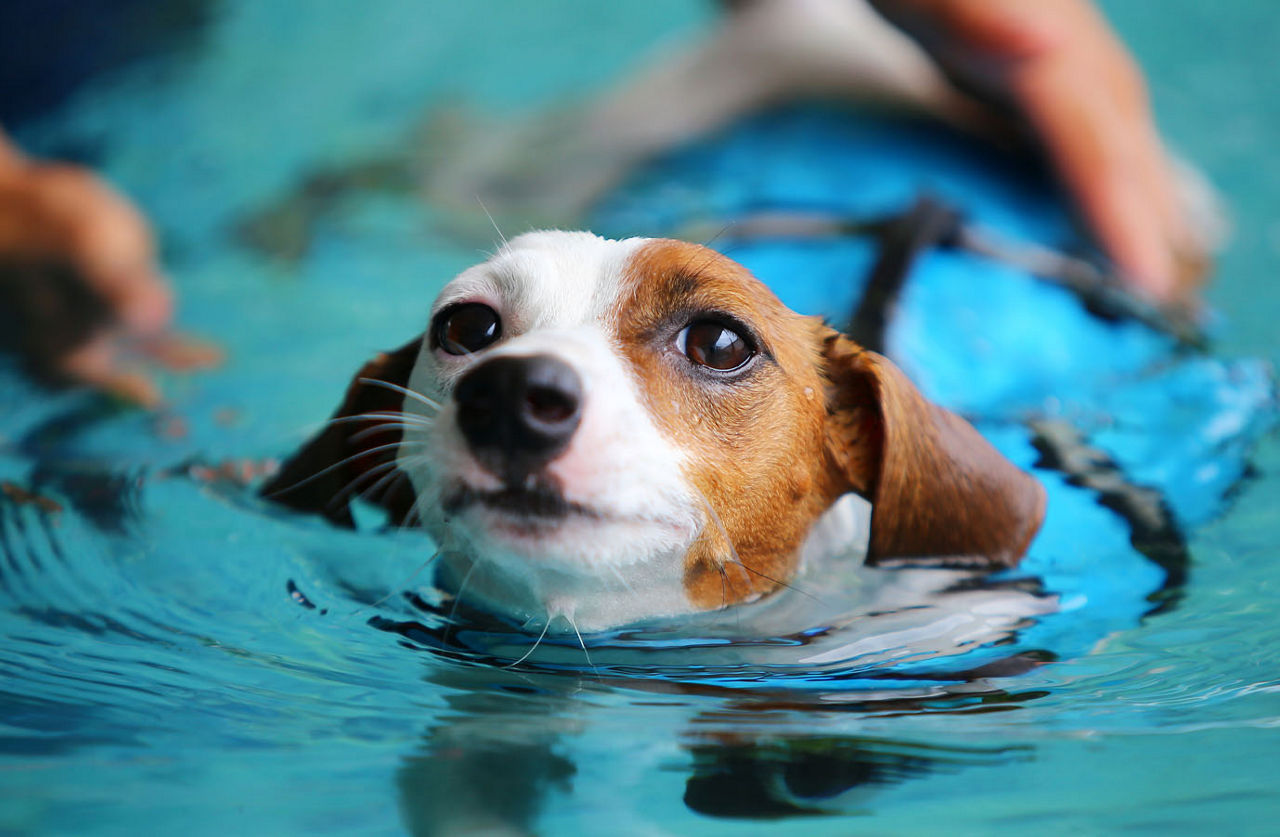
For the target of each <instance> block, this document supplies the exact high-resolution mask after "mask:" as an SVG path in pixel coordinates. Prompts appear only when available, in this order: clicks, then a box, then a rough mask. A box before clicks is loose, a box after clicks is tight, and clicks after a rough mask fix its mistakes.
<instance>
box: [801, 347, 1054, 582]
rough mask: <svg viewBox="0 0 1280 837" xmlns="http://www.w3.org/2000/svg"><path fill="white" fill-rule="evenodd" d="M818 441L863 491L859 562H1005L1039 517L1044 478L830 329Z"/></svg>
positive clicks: (1017, 554)
mask: <svg viewBox="0 0 1280 837" xmlns="http://www.w3.org/2000/svg"><path fill="white" fill-rule="evenodd" d="M823 351H824V356H825V361H826V374H827V379H828V380H829V381H830V385H829V386H830V388H829V391H828V393H827V410H828V417H827V434H826V438H827V451H828V454H829V456H830V459H831V466H832V468H833V470H834V471H835V473H836V476H837V483H838V484H840V481H843V485H844V487H845V489H846V490H849V489H851V490H853V491H856V492H857V493H859V494H861V495H863V496H864V497H866V498H867V499H869V500H870V501H871V506H872V508H871V542H870V544H869V547H868V552H867V563H869V564H892V563H923V564H935V565H958V566H979V567H982V566H990V567H1009V566H1013V565H1014V564H1016V563H1017V562H1018V560H1019V559H1020V558H1021V557H1022V555H1023V553H1024V552H1025V551H1026V549H1027V547H1028V546H1029V545H1030V543H1031V538H1032V537H1033V536H1034V535H1035V533H1036V531H1037V530H1038V529H1039V528H1040V524H1041V522H1042V521H1043V519H1044V508H1045V493H1044V488H1043V487H1042V486H1041V485H1040V483H1038V482H1037V481H1036V480H1035V479H1034V478H1033V477H1032V476H1031V475H1030V474H1027V473H1026V472H1024V471H1022V470H1020V469H1019V468H1017V467H1016V466H1015V465H1014V464H1013V463H1011V462H1010V461H1009V460H1007V459H1005V458H1004V456H1003V455H1001V454H1000V453H999V452H998V451H997V450H996V449H995V448H993V447H992V446H991V445H990V444H989V443H988V442H987V441H986V440H985V439H983V438H982V436H981V435H979V433H978V431H976V430H974V429H973V427H972V425H970V424H969V423H968V422H966V421H965V420H964V419H962V418H960V417H959V416H957V415H955V414H954V413H951V412H948V411H947V410H944V409H942V408H941V407H938V406H937V405H935V404H932V403H930V402H929V401H927V400H926V399H925V398H924V396H922V395H921V394H920V393H919V391H918V390H916V388H915V386H913V385H912V383H911V382H910V381H909V380H907V377H906V375H904V374H903V373H902V371H901V370H899V369H898V368H897V367H896V366H894V365H893V364H892V363H891V362H890V361H889V360H888V359H887V358H885V357H883V356H881V355H878V354H876V353H875V352H871V351H867V350H866V349H863V348H862V347H860V346H858V345H857V344H856V343H854V342H853V341H852V340H850V339H849V338H847V337H845V336H844V335H841V334H837V333H835V332H831V333H830V334H828V335H827V336H826V338H825V340H824V346H823Z"/></svg>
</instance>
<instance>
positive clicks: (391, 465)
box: [325, 459, 396, 509]
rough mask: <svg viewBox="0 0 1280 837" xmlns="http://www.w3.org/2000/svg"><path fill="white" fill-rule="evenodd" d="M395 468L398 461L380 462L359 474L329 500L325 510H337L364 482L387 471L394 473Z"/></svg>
mask: <svg viewBox="0 0 1280 837" xmlns="http://www.w3.org/2000/svg"><path fill="white" fill-rule="evenodd" d="M395 468H396V461H395V460H394V459H392V460H389V461H387V462H380V463H378V464H377V465H374V466H373V467H372V468H369V469H368V470H367V471H364V472H363V473H360V474H357V475H356V476H355V478H354V479H352V480H351V481H350V482H348V483H347V484H346V485H344V486H343V487H342V488H340V489H339V490H338V492H337V493H336V494H334V495H333V496H332V497H331V498H329V502H327V503H325V508H326V509H335V508H337V507H338V505H339V504H341V503H342V502H343V501H344V500H346V499H347V498H348V496H349V495H350V494H351V492H353V491H355V490H356V487H357V486H359V485H360V484H361V483H362V482H365V481H367V480H369V479H371V478H373V477H375V476H378V475H379V474H383V473H384V472H385V471H388V470H391V471H394V470H395Z"/></svg>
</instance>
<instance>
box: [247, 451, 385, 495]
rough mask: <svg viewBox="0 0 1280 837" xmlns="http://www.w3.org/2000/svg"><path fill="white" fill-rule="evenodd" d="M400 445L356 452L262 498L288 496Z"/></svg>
mask: <svg viewBox="0 0 1280 837" xmlns="http://www.w3.org/2000/svg"><path fill="white" fill-rule="evenodd" d="M400 444H401V443H400V442H390V443H388V444H385V445H378V446H377V447H372V448H365V449H364V450H360V451H356V452H355V453H353V454H351V455H350V456H346V457H343V458H342V459H339V460H338V461H337V462H335V463H333V464H332V465H329V466H327V467H325V468H321V469H320V470H319V471H316V472H315V473H314V474H312V475H311V476H309V477H304V478H302V479H300V480H298V481H297V482H295V483H293V484H291V485H286V486H284V487H283V488H277V489H276V490H275V491H272V492H269V493H267V494H264V495H262V496H264V497H267V498H268V499H275V498H276V497H279V496H280V495H281V494H287V493H289V492H290V491H295V490H297V489H299V488H301V487H302V486H304V485H307V484H309V483H311V482H314V481H315V480H318V479H320V478H321V477H323V476H325V475H326V474H329V473H332V472H333V471H335V470H337V469H338V468H341V467H343V466H344V465H349V464H351V463H352V462H355V461H356V460H357V459H363V458H364V457H366V456H372V455H373V454H375V453H381V452H382V451H385V450H390V449H392V448H397V447H399V446H400Z"/></svg>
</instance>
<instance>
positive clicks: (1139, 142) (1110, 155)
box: [875, 0, 1207, 304]
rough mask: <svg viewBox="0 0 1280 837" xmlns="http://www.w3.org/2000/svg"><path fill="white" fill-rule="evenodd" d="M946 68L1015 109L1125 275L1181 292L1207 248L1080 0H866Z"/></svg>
mask: <svg viewBox="0 0 1280 837" xmlns="http://www.w3.org/2000/svg"><path fill="white" fill-rule="evenodd" d="M875 1H876V6H877V8H879V9H880V10H881V11H882V12H883V13H884V14H885V16H886V17H888V18H889V19H890V20H892V21H893V22H894V23H896V24H898V25H899V26H901V27H902V28H903V29H904V30H906V31H907V32H908V33H910V34H911V35H912V36H914V37H916V38H917V39H918V40H919V41H920V43H921V44H922V45H923V46H924V47H925V48H926V49H927V50H928V51H929V52H930V53H931V54H932V55H933V56H934V58H935V59H936V60H937V61H938V62H939V64H940V65H941V66H942V67H943V68H944V69H945V70H946V71H947V72H949V73H950V74H952V75H953V77H955V78H957V80H959V81H961V82H962V83H964V84H965V85H967V86H969V87H971V88H973V89H975V90H977V91H978V92H979V93H980V94H982V95H984V96H985V97H987V98H988V99H991V100H994V101H996V102H997V103H1001V104H1005V105H1008V106H1010V107H1011V108H1012V110H1013V111H1014V112H1015V114H1017V115H1019V116H1020V117H1021V119H1023V120H1025V122H1026V124H1027V125H1028V126H1029V127H1030V129H1031V131H1032V133H1033V134H1034V136H1035V137H1036V139H1037V140H1038V141H1039V143H1040V144H1041V146H1042V147H1043V148H1044V150H1045V151H1046V152H1047V154H1048V156H1049V158H1050V160H1051V162H1052V164H1053V166H1054V168H1055V169H1056V171H1057V173H1058V175H1059V177H1060V179H1061V181H1062V183H1063V185H1064V186H1065V188H1066V189H1067V191H1068V192H1069V193H1070V195H1071V196H1072V198H1073V199H1074V201H1075V203H1076V206H1077V208H1078V210H1079V212H1080V214H1081V216H1082V218H1083V220H1084V222H1085V224H1086V225H1087V226H1088V227H1089V229H1090V230H1091V231H1092V233H1093V234H1094V236H1095V237H1096V239H1097V241H1098V243H1099V245H1100V246H1101V247H1102V249H1103V250H1104V251H1105V252H1106V254H1107V255H1108V256H1109V257H1110V258H1111V259H1112V261H1113V262H1114V263H1115V265H1116V267H1117V269H1118V271H1119V273H1120V274H1121V276H1122V278H1123V279H1124V280H1125V281H1126V283H1127V284H1128V285H1129V286H1130V287H1131V288H1132V289H1134V290H1137V291H1138V292H1139V293H1141V294H1144V295H1146V296H1147V297H1149V298H1151V299H1152V300H1153V301H1155V302H1157V303H1165V304H1169V303H1178V302H1185V301H1187V299H1188V298H1189V297H1190V295H1191V292H1192V291H1193V290H1194V289H1195V287H1196V286H1197V285H1198V284H1199V282H1200V280H1201V279H1202V278H1203V273H1204V269H1205V267H1206V266H1207V254H1206V253H1205V252H1204V247H1203V245H1202V244H1201V243H1200V242H1199V241H1198V240H1197V237H1196V235H1195V234H1194V232H1193V230H1192V229H1190V222H1189V220H1188V218H1187V215H1186V210H1185V208H1184V204H1183V202H1182V200H1180V197H1179V195H1178V192H1177V189H1176V183H1175V175H1174V173H1173V170H1172V168H1171V166H1170V161H1169V158H1168V156H1167V154H1166V152H1165V149H1164V146H1163V144H1162V143H1161V141H1160V137H1159V135H1158V134H1157V132H1156V128H1155V124H1154V121H1153V119H1152V115H1151V110H1150V106H1149V103H1148V99H1147V92H1146V88H1145V84H1144V81H1143V78H1142V74H1141V72H1140V70H1139V69H1138V67H1137V66H1136V64H1135V63H1134V61H1133V59H1132V58H1131V57H1130V55H1129V53H1128V51H1127V50H1126V49H1125V47H1124V45H1123V44H1121V43H1120V41H1119V40H1118V39H1117V37H1116V35H1115V34H1114V33H1113V32H1112V30H1111V29H1110V27H1109V26H1108V25H1107V23H1106V21H1105V20H1104V19H1103V18H1102V16H1101V15H1100V14H1099V12H1098V11H1097V10H1096V9H1095V8H1094V7H1093V6H1092V5H1091V4H1090V3H1089V2H1087V0H1034V2H1028V0H875Z"/></svg>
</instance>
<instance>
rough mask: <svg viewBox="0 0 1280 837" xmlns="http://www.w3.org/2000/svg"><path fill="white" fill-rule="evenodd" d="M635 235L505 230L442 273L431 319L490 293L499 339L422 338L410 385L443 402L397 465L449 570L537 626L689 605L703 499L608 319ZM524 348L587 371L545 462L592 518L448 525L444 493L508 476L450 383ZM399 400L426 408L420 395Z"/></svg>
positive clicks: (492, 519)
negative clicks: (475, 433)
mask: <svg viewBox="0 0 1280 837" xmlns="http://www.w3.org/2000/svg"><path fill="white" fill-rule="evenodd" d="M644 243H646V240H644V239H629V240H626V241H610V240H606V239H602V238H598V237H596V236H594V235H591V234H589V233H560V232H540V233H531V234H527V235H523V236H520V237H518V238H516V239H513V240H512V241H511V242H510V243H508V244H507V245H506V246H504V247H503V248H502V249H501V250H499V251H498V253H497V254H496V255H495V256H494V257H493V258H492V259H490V260H489V261H487V262H485V263H483V264H481V265H477V266H476V267H473V268H470V269H468V270H466V271H464V272H463V273H462V274H460V275H459V276H458V277H457V278H456V279H454V280H453V281H452V282H450V283H449V284H448V285H447V286H446V287H445V289H444V290H443V291H442V292H441V294H440V297H439V299H438V300H437V301H436V304H435V306H434V308H433V314H434V313H436V312H439V311H441V310H443V309H444V308H445V307H447V306H449V305H453V304H456V303H462V302H482V303H484V304H487V305H489V306H490V307H492V308H493V309H494V310H495V311H497V312H498V314H499V316H500V317H501V319H502V337H501V339H500V340H499V341H498V342H497V343H495V344H494V345H493V346H492V347H490V348H487V349H484V350H482V351H480V352H477V353H476V354H475V355H471V356H455V355H449V354H447V353H444V352H441V351H438V350H434V351H433V350H432V349H431V348H430V346H429V341H424V344H423V348H422V352H421V354H420V355H419V358H418V362H417V364H416V365H415V367H414V370H413V373H412V375H411V377H410V380H409V388H410V389H411V390H413V391H415V392H418V393H422V394H425V395H428V396H430V397H432V398H435V399H436V400H438V401H439V402H440V403H441V405H442V408H441V410H440V411H439V414H438V415H434V416H433V417H432V418H431V424H430V426H429V427H428V428H426V429H416V428H411V429H409V430H406V434H405V440H404V441H405V444H404V445H402V449H401V451H400V453H399V455H398V462H399V464H400V466H401V468H402V469H403V470H405V471H406V472H407V473H408V474H409V476H410V479H411V480H412V481H413V485H414V488H415V490H416V491H417V493H418V496H419V498H420V508H419V511H420V513H421V516H422V517H423V518H424V523H425V524H426V525H427V527H428V529H429V530H430V531H432V532H433V534H435V535H436V537H437V538H438V539H439V540H440V541H441V543H442V545H443V546H444V547H445V558H444V561H445V564H446V567H447V568H448V569H449V570H450V572H452V573H453V574H454V575H455V576H456V577H457V583H458V584H460V585H461V584H463V582H464V580H465V587H466V589H465V591H464V593H465V595H467V596H468V597H470V598H475V599H479V600H481V601H483V602H485V603H487V604H488V605H489V606H490V607H492V608H494V609H497V610H499V611H501V612H506V613H509V614H513V615H520V616H524V617H525V618H528V619H530V620H531V621H532V622H533V623H534V624H538V623H539V622H540V621H541V620H542V619H547V618H551V617H553V616H565V617H567V620H572V622H573V623H574V624H576V626H577V627H578V628H579V629H580V630H594V629H600V628H604V627H610V626H613V625H617V624H621V623H623V622H627V621H635V620H638V619H642V618H646V617H651V616H661V615H675V614H678V613H686V612H691V611H692V610H693V609H694V608H693V606H692V605H691V604H690V602H689V601H688V597H687V595H686V594H685V591H684V585H683V579H684V565H683V561H684V556H685V553H686V552H687V550H688V548H689V546H690V545H691V544H692V543H693V541H694V540H695V539H696V538H697V536H698V534H699V532H700V530H701V526H702V518H701V515H700V514H699V513H697V512H696V509H698V508H699V505H698V503H697V502H696V501H695V500H694V496H693V495H692V493H691V492H690V489H689V487H688V486H687V485H686V483H685V481H684V477H683V474H682V471H681V464H682V461H681V460H682V457H681V453H680V451H679V450H678V449H676V448H675V447H674V446H673V445H671V444H670V443H669V442H668V441H667V440H665V439H664V438H663V437H662V435H661V434H660V433H659V431H658V429H657V428H656V426H655V425H654V423H653V421H652V419H651V417H650V415H649V413H648V411H647V410H646V409H645V408H644V406H643V405H642V403H641V398H640V396H639V391H638V387H637V382H636V380H635V376H634V375H633V373H632V372H631V370H630V369H629V367H628V366H627V365H626V364H625V362H624V361H623V359H622V354H621V352H620V351H619V347H618V346H616V345H614V344H613V343H612V342H611V340H610V338H609V336H608V335H607V333H606V331H605V328H604V326H603V322H604V321H605V320H606V319H607V318H608V317H609V315H610V312H611V311H613V310H614V309H615V307H616V306H617V304H618V296H619V292H620V289H621V287H622V283H623V278H624V273H625V270H626V267H627V264H628V261H629V259H630V258H631V256H632V255H633V254H634V253H635V252H636V250H637V249H638V248H639V247H640V246H642V245H643V244H644ZM533 355H549V356H552V357H555V358H557V359H559V360H561V361H563V362H565V363H567V364H568V365H570V366H571V367H572V368H573V369H574V370H575V372H577V374H578V376H579V377H580V378H581V380H582V385H583V386H582V390H583V393H584V400H583V403H582V408H581V409H582V412H581V420H580V423H579V425H578V428H577V430H576V432H575V433H574V436H573V438H572V440H571V441H570V443H569V446H568V448H567V449H566V450H565V451H564V452H563V453H562V454H560V455H559V456H557V457H556V459H555V460H554V461H552V462H551V463H550V464H549V465H548V466H547V468H546V470H547V473H548V474H549V475H550V476H551V477H552V478H554V479H555V480H557V481H558V482H559V484H560V486H561V487H562V491H563V495H564V499H565V500H566V501H568V502H569V503H571V504H575V505H578V506H581V507H584V508H586V509H588V510H589V511H590V514H589V515H575V514H571V515H570V516H569V518H568V519H567V520H565V521H563V522H557V523H556V525H555V526H547V527H536V526H533V527H531V526H529V525H528V523H527V521H525V522H522V521H520V520H519V519H517V518H515V517H513V516H512V515H510V514H507V513H505V512H501V511H498V510H494V509H492V508H489V507H486V506H483V505H482V504H476V505H472V506H470V507H468V508H465V509H464V510H463V511H462V512H461V513H460V514H459V515H458V517H457V518H456V519H454V520H448V521H446V520H445V519H444V516H443V512H442V511H441V502H442V500H443V498H444V497H445V496H447V495H448V493H449V492H450V491H451V490H453V489H455V488H456V486H458V485H465V486H466V487H467V488H470V489H476V490H493V489H497V488H500V487H501V485H500V483H499V481H498V480H497V478H496V477H494V476H493V475H492V474H489V473H488V472H486V471H485V470H484V469H483V468H482V467H481V466H480V465H479V464H478V463H477V462H476V460H475V459H474V457H473V456H472V455H471V453H470V451H469V450H468V448H467V445H466V442H465V440H464V439H463V437H462V434H461V432H460V431H459V428H458V426H457V422H456V407H455V405H454V403H453V401H452V398H451V395H452V391H453V387H454V385H455V384H456V382H457V381H458V379H459V378H460V377H461V376H462V375H463V374H464V373H465V372H466V370H467V369H469V368H470V367H471V366H473V365H474V364H475V363H477V362H479V361H480V360H484V359H489V358H494V357H501V356H514V357H521V356H533ZM404 409H405V411H406V412H409V413H416V414H419V415H424V416H432V411H431V410H430V409H428V408H427V407H426V406H425V405H423V404H422V403H420V402H418V401H417V400H415V399H413V398H406V399H405V402H404ZM420 443H421V444H420ZM552 627H553V630H554V629H556V626H554V625H553V626H552ZM561 629H562V630H568V629H569V628H568V625H567V624H566V625H564V626H561Z"/></svg>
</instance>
